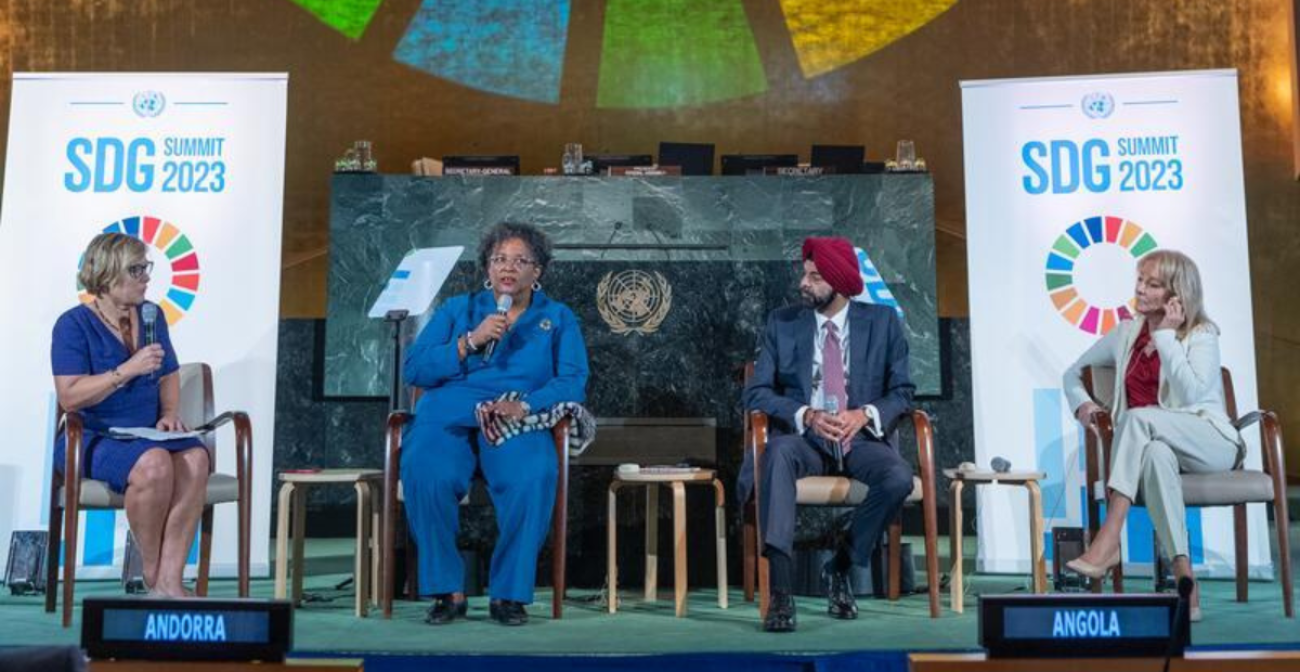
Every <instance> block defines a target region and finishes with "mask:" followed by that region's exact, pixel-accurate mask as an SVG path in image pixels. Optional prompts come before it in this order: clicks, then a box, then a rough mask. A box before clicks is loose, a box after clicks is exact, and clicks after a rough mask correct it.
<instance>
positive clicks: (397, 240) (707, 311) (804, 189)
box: [323, 175, 941, 423]
mask: <svg viewBox="0 0 1300 672" xmlns="http://www.w3.org/2000/svg"><path fill="white" fill-rule="evenodd" d="M502 220H514V221H526V222H531V223H533V224H536V225H538V226H539V227H541V228H542V229H543V230H545V231H546V232H547V233H548V234H549V235H550V236H551V238H552V240H553V241H554V243H555V244H556V246H557V250H556V254H555V261H554V263H553V264H552V267H551V268H550V269H548V271H547V273H546V276H545V277H544V278H543V284H544V285H545V286H546V291H547V293H548V294H550V295H551V296H552V297H555V298H558V299H559V300H561V301H564V302H565V303H567V304H568V305H569V306H571V307H572V308H573V309H574V311H575V312H576V313H577V314H578V317H579V319H580V320H581V321H582V323H583V332H584V335H585V337H586V340H587V344H588V349H589V354H590V358H591V364H592V382H591V385H590V388H589V396H590V399H589V402H590V406H591V407H592V409H593V410H594V411H595V412H596V414H597V415H598V416H663V415H672V416H684V417H716V418H718V421H719V423H728V422H731V421H732V416H733V413H732V411H733V410H734V409H735V407H736V405H737V404H738V403H739V402H738V399H739V395H738V391H737V389H736V383H735V378H734V371H735V367H736V365H737V364H738V363H739V362H742V361H744V360H745V359H746V358H747V357H752V356H753V349H754V344H755V341H756V338H757V335H758V331H759V329H761V327H762V325H763V321H764V318H765V316H766V314H767V312H768V311H769V310H771V309H773V308H776V307H779V306H781V305H785V304H787V303H791V302H793V301H796V300H797V298H798V294H797V290H796V284H797V281H798V274H799V265H798V263H797V259H798V257H799V249H800V245H801V244H802V241H803V239H804V237H806V236H809V235H842V236H846V237H848V238H849V239H850V240H852V241H853V242H854V243H855V244H856V245H858V246H860V247H863V248H864V249H866V250H867V252H868V254H869V255H870V256H871V258H872V261H874V262H875V264H876V267H877V268H878V269H879V271H880V273H881V275H882V276H883V277H884V279H885V281H886V282H887V283H888V285H889V288H890V290H891V292H892V293H893V295H894V296H895V298H896V299H897V300H898V302H899V304H900V305H901V306H902V308H903V310H904V313H905V316H906V317H905V322H906V328H907V335H908V341H909V343H910V346H911V353H912V377H913V378H914V380H915V381H916V383H917V388H918V393H919V394H923V395H935V394H938V393H939V392H940V389H941V375H940V370H941V367H940V361H939V352H940V349H939V338H938V316H937V310H936V300H935V268H934V184H933V182H932V180H931V178H930V176H929V175H854V176H848V175H844V176H824V177H681V178H662V177H660V178H629V177H612V178H605V177H586V178H562V177H446V178H426V177H410V176H396V175H392V176H390V175H337V176H335V178H334V182H333V192H332V204H331V215H330V271H329V311H328V319H327V322H326V337H325V379H324V390H323V391H324V393H325V395H326V396H345V397H357V396H362V397H366V396H373V397H382V396H385V395H386V394H387V391H388V386H389V382H388V381H389V376H390V371H391V362H390V360H391V357H392V354H391V350H390V348H391V340H390V338H389V334H388V332H387V331H386V329H387V327H386V325H385V324H384V323H383V322H382V321H379V320H370V319H367V318H366V317H365V315H366V311H367V310H368V308H369V306H370V304H371V303H372V302H373V301H374V300H375V298H376V297H377V296H378V294H379V292H380V290H381V289H382V288H383V285H384V282H385V281H386V280H387V278H388V275H389V273H390V272H391V271H392V269H393V268H394V267H395V266H396V264H397V263H398V261H399V260H400V259H401V258H402V257H403V256H404V255H405V254H406V253H407V251H409V250H410V249H412V248H417V247H432V246H443V245H464V246H465V247H466V254H465V255H464V256H463V257H462V261H461V263H460V264H458V266H457V269H456V271H455V272H453V274H452V277H451V278H450V279H449V280H448V282H447V285H446V287H444V288H443V291H442V293H441V294H440V298H441V297H444V296H452V295H454V294H456V293H460V292H464V291H466V290H468V289H470V288H471V287H476V286H477V285H478V283H480V282H481V281H482V278H483V274H482V273H481V272H480V271H479V270H478V269H477V268H476V264H475V261H474V257H475V250H476V249H477V245H478V240H479V236H480V235H481V233H482V231H483V230H484V229H485V228H486V227H488V226H490V225H492V224H494V223H496V222H498V221H502ZM633 269H636V270H642V271H647V272H650V271H657V272H659V273H661V274H662V275H663V276H664V278H665V279H666V280H667V281H668V282H669V283H670V284H671V285H672V288H673V295H672V309H671V311H670V312H669V314H668V316H667V317H666V318H665V319H664V320H663V322H662V324H661V326H660V328H659V330H658V331H657V332H655V333H653V334H648V335H647V334H637V333H633V334H627V335H620V334H614V333H612V331H611V329H610V327H609V326H608V325H607V324H606V323H605V322H604V320H603V319H602V318H601V315H600V311H599V310H598V308H597V305H596V287H597V285H598V284H599V283H600V282H601V280H602V279H603V278H604V277H606V274H608V273H617V272H619V271H623V270H633ZM421 325H422V320H416V321H415V322H414V324H411V325H410V329H409V331H410V332H411V333H409V334H407V337H408V338H409V337H410V336H411V335H412V334H413V333H415V332H416V331H417V330H418V328H419V327H420V326H421ZM683 372H691V375H690V376H689V377H687V378H683Z"/></svg>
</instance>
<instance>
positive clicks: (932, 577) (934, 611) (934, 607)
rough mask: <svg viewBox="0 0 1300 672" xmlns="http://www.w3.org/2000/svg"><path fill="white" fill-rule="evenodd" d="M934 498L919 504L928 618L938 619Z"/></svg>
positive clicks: (936, 521) (936, 514)
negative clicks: (928, 603) (922, 529)
mask: <svg viewBox="0 0 1300 672" xmlns="http://www.w3.org/2000/svg"><path fill="white" fill-rule="evenodd" d="M934 500H935V498H934V497H929V498H927V499H926V500H925V501H924V502H921V511H922V513H923V514H924V518H925V577H926V583H927V584H928V585H927V588H928V589H929V592H930V618H939V511H938V503H937V502H935V501H934Z"/></svg>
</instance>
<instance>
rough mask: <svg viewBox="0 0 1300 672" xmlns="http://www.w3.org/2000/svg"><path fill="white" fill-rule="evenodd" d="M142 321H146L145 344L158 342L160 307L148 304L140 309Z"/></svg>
mask: <svg viewBox="0 0 1300 672" xmlns="http://www.w3.org/2000/svg"><path fill="white" fill-rule="evenodd" d="M140 319H141V320H143V321H144V344H145V345H153V344H154V343H157V342H158V306H155V305H154V304H152V303H146V304H144V305H143V306H141V307H140Z"/></svg>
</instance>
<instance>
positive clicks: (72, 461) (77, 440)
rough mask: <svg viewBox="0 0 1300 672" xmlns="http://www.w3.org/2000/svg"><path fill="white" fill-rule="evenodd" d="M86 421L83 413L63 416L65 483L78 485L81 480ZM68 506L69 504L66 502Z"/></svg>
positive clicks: (71, 412)
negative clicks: (82, 448) (82, 447)
mask: <svg viewBox="0 0 1300 672" xmlns="http://www.w3.org/2000/svg"><path fill="white" fill-rule="evenodd" d="M85 426H86V425H85V421H84V420H83V419H82V417H81V413H78V412H77V411H67V412H66V413H64V414H63V435H64V438H65V439H66V440H65V442H64V447H63V451H64V452H63V482H64V483H65V484H66V483H77V482H80V480H81V473H82V469H81V446H82V444H83V443H84V441H85ZM64 506H67V502H64Z"/></svg>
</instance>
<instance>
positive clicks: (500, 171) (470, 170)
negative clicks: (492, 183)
mask: <svg viewBox="0 0 1300 672" xmlns="http://www.w3.org/2000/svg"><path fill="white" fill-rule="evenodd" d="M442 174H443V175H447V176H450V175H465V176H469V177H482V176H485V175H491V176H499V175H505V176H510V175H514V174H515V171H514V170H512V169H510V168H506V167H504V166H455V167H451V168H443V169H442Z"/></svg>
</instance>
